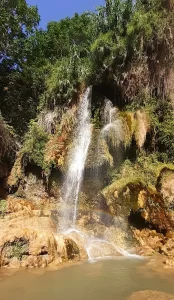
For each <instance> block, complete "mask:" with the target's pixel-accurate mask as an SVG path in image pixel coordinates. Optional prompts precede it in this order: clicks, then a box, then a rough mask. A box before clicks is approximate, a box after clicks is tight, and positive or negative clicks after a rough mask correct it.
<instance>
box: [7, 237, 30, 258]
mask: <svg viewBox="0 0 174 300" xmlns="http://www.w3.org/2000/svg"><path fill="white" fill-rule="evenodd" d="M5 248H6V249H7V250H6V255H7V257H8V258H14V257H15V258H17V259H18V260H19V261H21V260H22V256H23V255H27V254H28V241H27V240H26V239H24V238H21V239H15V240H14V241H13V242H7V243H6V244H5Z"/></svg>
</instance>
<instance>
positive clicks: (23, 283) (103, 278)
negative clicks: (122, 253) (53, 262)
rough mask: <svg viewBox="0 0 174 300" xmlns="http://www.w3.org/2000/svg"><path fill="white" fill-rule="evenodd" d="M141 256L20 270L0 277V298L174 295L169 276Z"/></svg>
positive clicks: (111, 299)
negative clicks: (152, 292)
mask: <svg viewBox="0 0 174 300" xmlns="http://www.w3.org/2000/svg"><path fill="white" fill-rule="evenodd" d="M145 264H146V261H145V260H142V259H132V258H131V259H128V258H119V259H115V260H101V261H97V262H92V263H90V262H85V263H82V264H79V265H72V266H69V267H65V268H61V269H59V270H56V271H45V272H43V274H39V273H38V274H37V272H36V273H35V272H31V271H21V272H18V273H16V274H15V275H13V276H7V277H4V278H3V280H1V281H0V300H48V299H50V300H68V299H71V300H94V299H95V300H126V299H127V297H128V296H129V295H131V294H132V293H133V292H135V291H139V290H156V291H161V292H168V293H170V294H172V295H174V285H173V284H171V281H170V280H169V278H165V279H164V278H162V277H160V276H159V275H158V274H157V273H155V272H153V271H150V270H148V269H147V270H146V267H143V268H142V266H145Z"/></svg>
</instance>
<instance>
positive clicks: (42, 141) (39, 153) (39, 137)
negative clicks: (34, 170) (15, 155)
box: [22, 121, 49, 168]
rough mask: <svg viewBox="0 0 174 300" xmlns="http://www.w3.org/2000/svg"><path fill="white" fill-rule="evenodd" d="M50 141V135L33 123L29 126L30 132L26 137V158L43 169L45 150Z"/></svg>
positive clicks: (24, 147) (24, 154)
mask: <svg viewBox="0 0 174 300" xmlns="http://www.w3.org/2000/svg"><path fill="white" fill-rule="evenodd" d="M48 139H49V136H48V134H47V133H46V132H44V131H43V130H42V129H41V128H40V127H39V125H38V124H37V123H36V122H35V121H32V122H31V123H30V126H29V131H28V133H27V134H26V135H25V137H24V145H23V148H22V154H23V156H24V158H25V159H28V161H29V162H34V163H35V164H36V165H37V166H39V167H41V168H43V166H44V150H45V146H46V143H47V142H48Z"/></svg>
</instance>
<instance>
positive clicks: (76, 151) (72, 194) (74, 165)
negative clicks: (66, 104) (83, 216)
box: [60, 88, 91, 231]
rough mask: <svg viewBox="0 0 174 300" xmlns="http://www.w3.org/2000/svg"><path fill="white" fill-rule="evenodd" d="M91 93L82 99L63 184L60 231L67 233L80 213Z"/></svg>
mask: <svg viewBox="0 0 174 300" xmlns="http://www.w3.org/2000/svg"><path fill="white" fill-rule="evenodd" d="M90 92H91V89H90V88H88V89H87V90H86V92H85V93H84V95H83V98H82V99H81V102H80V106H79V109H78V115H77V128H76V131H75V135H74V140H73V144H74V147H73V149H72V151H71V153H70V161H69V168H68V172H67V176H66V179H65V182H64V184H63V189H62V194H63V199H62V200H63V205H62V214H61V221H60V229H61V230H62V231H66V230H67V229H69V228H73V227H75V224H76V219H77V212H78V207H77V206H78V196H79V191H80V186H81V183H82V180H83V173H84V168H85V161H86V157H87V152H88V147H89V144H90V140H91V125H90V110H89V106H90Z"/></svg>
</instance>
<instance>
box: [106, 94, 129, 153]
mask: <svg viewBox="0 0 174 300" xmlns="http://www.w3.org/2000/svg"><path fill="white" fill-rule="evenodd" d="M104 123H105V126H104V127H103V129H102V136H103V137H104V138H105V139H106V140H107V142H108V143H109V144H110V145H111V146H112V147H114V148H116V147H117V146H119V144H120V143H121V142H124V126H123V122H122V120H121V118H120V117H119V113H118V109H117V108H116V107H113V104H112V102H111V101H110V100H108V99H106V100H105V109H104Z"/></svg>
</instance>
